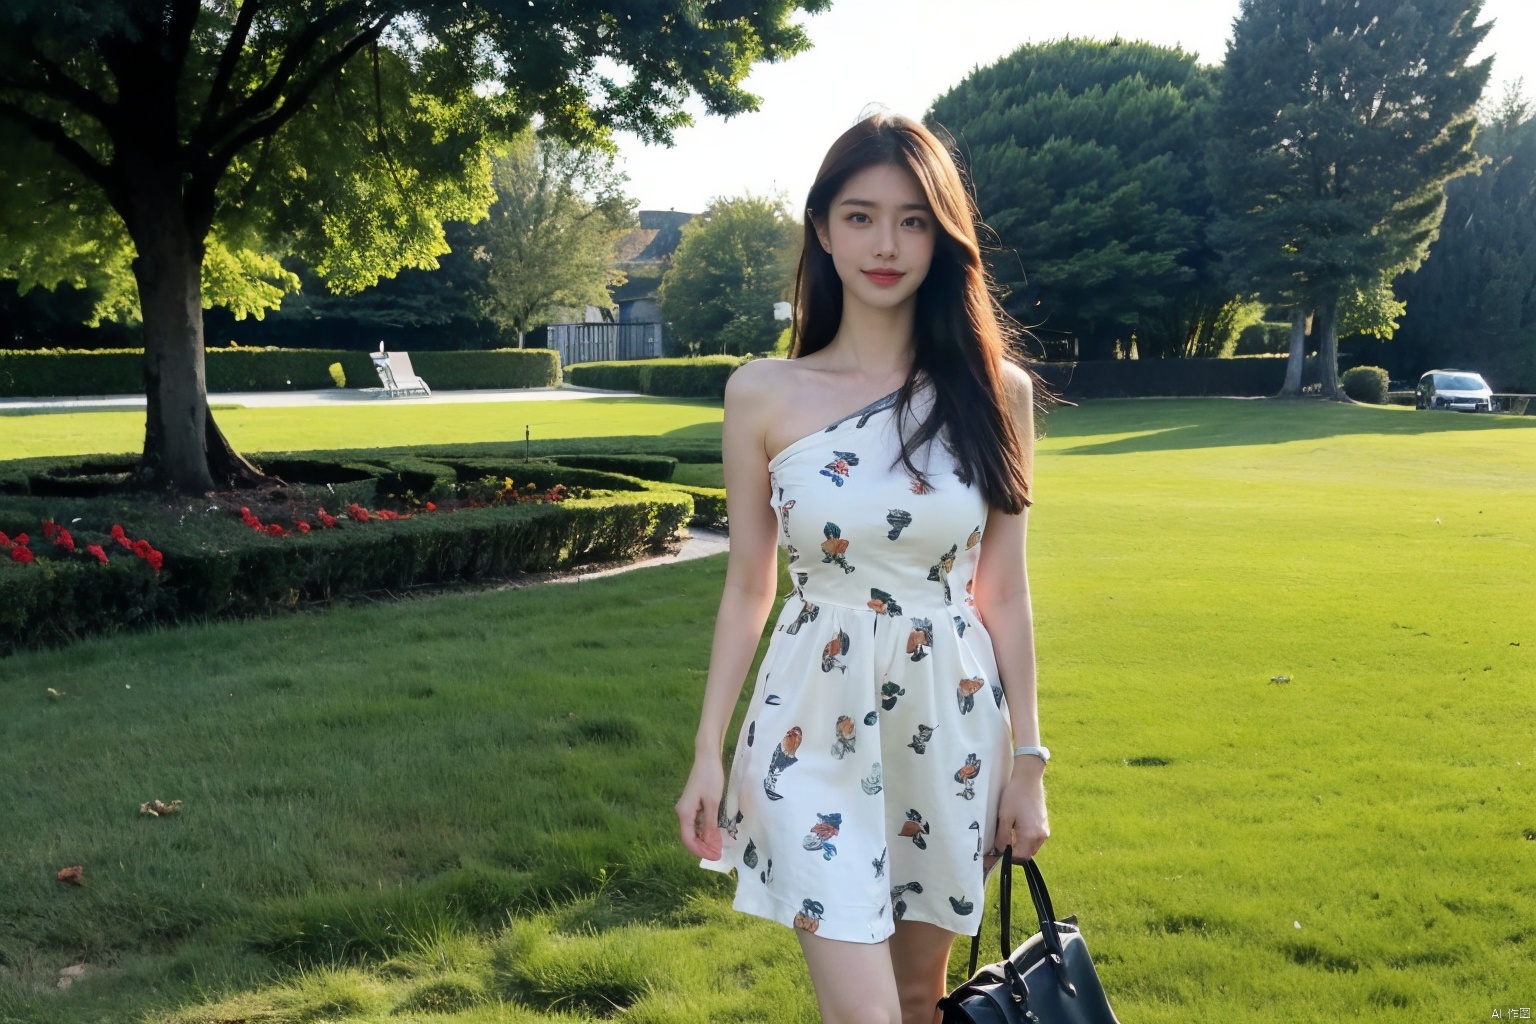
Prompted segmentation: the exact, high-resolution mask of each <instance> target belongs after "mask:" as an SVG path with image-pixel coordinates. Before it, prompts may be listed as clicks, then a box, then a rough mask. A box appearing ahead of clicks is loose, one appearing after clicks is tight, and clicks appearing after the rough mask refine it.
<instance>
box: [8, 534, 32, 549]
mask: <svg viewBox="0 0 1536 1024" xmlns="http://www.w3.org/2000/svg"><path fill="white" fill-rule="evenodd" d="M11 542H12V543H13V544H20V545H21V546H22V547H26V546H27V545H28V544H30V543H31V542H32V538H31V537H28V536H27V535H26V534H24V533H18V534H17V535H16V536H15V537H14V538H13V539H12V541H11Z"/></svg>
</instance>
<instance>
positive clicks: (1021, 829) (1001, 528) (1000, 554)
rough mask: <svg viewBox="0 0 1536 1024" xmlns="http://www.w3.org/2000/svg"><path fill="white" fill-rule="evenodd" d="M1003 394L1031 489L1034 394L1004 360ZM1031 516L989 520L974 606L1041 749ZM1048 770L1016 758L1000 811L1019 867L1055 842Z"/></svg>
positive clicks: (1017, 713)
mask: <svg viewBox="0 0 1536 1024" xmlns="http://www.w3.org/2000/svg"><path fill="white" fill-rule="evenodd" d="M1003 369H1004V371H1005V372H1004V374H1003V380H1004V385H1005V387H1004V394H1005V395H1006V397H1007V400H1008V406H1009V409H1010V411H1011V413H1012V416H1013V425H1014V430H1015V431H1016V432H1017V433H1018V437H1019V444H1020V446H1021V448H1022V451H1023V457H1024V475H1025V479H1026V480H1029V481H1030V482H1031V488H1030V489H1031V491H1033V468H1034V452H1035V414H1034V389H1033V387H1032V385H1031V383H1030V378H1029V375H1028V373H1027V372H1025V371H1024V370H1023V369H1022V368H1020V367H1018V366H1016V365H1015V364H1013V363H1011V362H1009V361H1007V360H1004V363H1003ZM1028 525H1029V510H1028V509H1027V508H1026V509H1024V510H1023V511H1022V512H1020V513H1019V514H1017V515H1009V514H1007V513H1004V512H1001V511H999V510H998V509H995V508H994V509H992V510H991V511H990V512H989V513H988V514H987V527H986V530H985V531H984V532H983V534H982V537H983V540H982V545H981V554H980V555H979V556H978V558H977V563H976V572H975V580H974V582H973V584H972V588H971V598H972V600H973V601H974V602H975V606H976V612H977V614H978V615H979V616H980V617H981V620H982V624H983V625H984V626H985V627H986V630H987V632H988V633H989V634H990V635H991V637H992V651H993V654H994V655H995V656H996V661H997V666H998V672H999V674H1000V675H1001V676H1002V679H1001V680H1000V681H1001V683H1002V686H1003V693H1004V695H1005V696H1006V698H1007V700H1008V713H1009V718H1010V720H1011V722H1012V724H1013V742H1014V744H1015V745H1018V746H1038V745H1040V723H1039V717H1038V711H1037V709H1036V700H1035V631H1034V614H1033V612H1032V610H1031V608H1030V601H1029V567H1028V563H1027V559H1026V557H1025V551H1024V547H1025V538H1026V532H1027V528H1028ZM1044 775H1045V762H1043V761H1041V760H1040V758H1038V757H1036V756H1035V755H1033V754H1021V755H1019V756H1018V757H1015V758H1013V764H1012V774H1011V775H1010V777H1009V780H1008V783H1007V785H1006V786H1005V787H1004V788H1003V793H1002V799H1001V801H1000V802H999V805H998V813H997V838H996V841H995V843H994V846H995V847H996V848H997V849H998V850H1001V848H1002V846H1003V845H1005V844H1007V843H1009V842H1010V841H1011V842H1012V844H1013V859H1014V860H1015V861H1016V862H1021V861H1023V860H1024V859H1026V858H1028V857H1033V856H1034V855H1035V853H1036V852H1037V851H1038V850H1039V849H1040V847H1041V846H1042V845H1044V843H1045V840H1046V839H1047V838H1048V837H1049V836H1050V825H1049V822H1048V820H1047V817H1046V811H1045V780H1044Z"/></svg>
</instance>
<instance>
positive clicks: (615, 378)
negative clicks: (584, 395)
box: [565, 356, 750, 398]
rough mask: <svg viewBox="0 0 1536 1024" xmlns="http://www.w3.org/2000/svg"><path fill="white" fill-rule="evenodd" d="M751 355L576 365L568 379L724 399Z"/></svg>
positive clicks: (620, 388) (594, 385) (650, 392)
mask: <svg viewBox="0 0 1536 1024" xmlns="http://www.w3.org/2000/svg"><path fill="white" fill-rule="evenodd" d="M748 358H750V357H747V356H685V357H679V358H675V359H627V360H614V361H609V362H599V363H573V364H571V365H570V366H567V367H566V368H565V379H566V380H567V381H568V382H570V383H572V384H576V385H579V386H581V387H588V388H606V389H609V390H613V391H638V392H639V393H641V394H642V395H666V396H668V397H672V398H723V397H724V396H725V381H726V378H728V377H730V375H731V373H732V372H733V371H734V370H735V369H736V367H738V366H740V365H741V364H742V363H744V362H746V361H747V359H748Z"/></svg>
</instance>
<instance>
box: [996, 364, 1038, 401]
mask: <svg viewBox="0 0 1536 1024" xmlns="http://www.w3.org/2000/svg"><path fill="white" fill-rule="evenodd" d="M1034 394H1035V382H1034V380H1033V378H1031V377H1030V375H1029V371H1028V370H1026V369H1024V367H1022V366H1020V365H1019V364H1018V363H1016V362H1014V361H1013V360H1012V359H1004V360H1003V397H1004V398H1005V399H1006V400H1007V402H1008V404H1009V405H1010V406H1012V407H1013V408H1014V409H1015V410H1018V411H1024V410H1026V409H1028V407H1029V403H1030V400H1031V399H1032V398H1033V397H1034Z"/></svg>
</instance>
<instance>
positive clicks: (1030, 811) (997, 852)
mask: <svg viewBox="0 0 1536 1024" xmlns="http://www.w3.org/2000/svg"><path fill="white" fill-rule="evenodd" d="M1022 760H1024V761H1026V762H1029V761H1036V760H1037V759H1036V758H1035V757H1033V756H1032V755H1026V756H1025V757H1024V758H1023V759H1022ZM1044 774H1045V765H1043V764H1040V765H1030V766H1029V767H1025V766H1023V765H1018V766H1015V769H1014V772H1013V775H1012V776H1011V777H1010V778H1009V779H1008V783H1007V785H1005V786H1003V792H1002V794H1001V796H1000V797H999V798H998V801H997V838H996V840H995V841H994V842H993V849H992V851H991V852H989V853H988V854H987V855H986V856H985V858H984V859H983V864H982V869H983V870H984V871H986V870H991V867H992V863H993V861H996V860H997V859H998V858H999V857H1001V856H1002V847H1004V846H1007V845H1009V843H1010V842H1011V843H1012V844H1013V862H1014V863H1015V864H1022V863H1024V862H1025V861H1026V860H1028V859H1029V858H1031V857H1033V856H1034V855H1035V854H1036V853H1038V852H1040V847H1042V846H1044V845H1045V841H1046V840H1047V839H1049V838H1050V835H1051V825H1050V821H1049V820H1048V819H1047V817H1046V813H1045V779H1044Z"/></svg>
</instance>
